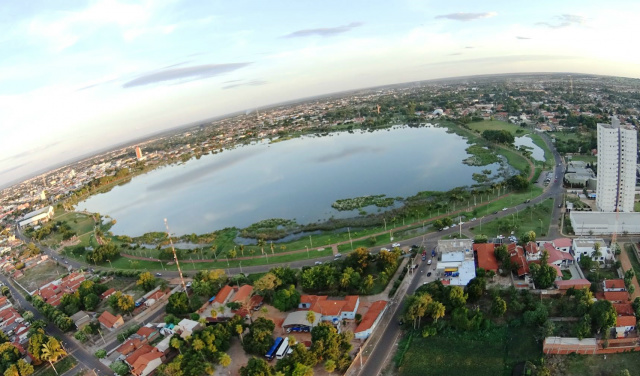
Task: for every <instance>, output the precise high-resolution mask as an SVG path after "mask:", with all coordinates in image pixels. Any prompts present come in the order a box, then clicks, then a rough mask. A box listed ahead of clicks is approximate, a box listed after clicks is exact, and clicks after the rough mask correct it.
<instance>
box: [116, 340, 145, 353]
mask: <svg viewBox="0 0 640 376" xmlns="http://www.w3.org/2000/svg"><path fill="white" fill-rule="evenodd" d="M144 344H145V342H144V341H143V340H142V339H140V338H137V337H136V338H129V339H127V340H126V341H125V342H124V343H123V344H122V345H120V346H119V347H118V348H117V349H116V351H117V352H118V353H119V354H120V355H125V356H126V355H129V354H131V353H132V352H134V351H136V350H137V349H139V348H140V347H142V345H144Z"/></svg>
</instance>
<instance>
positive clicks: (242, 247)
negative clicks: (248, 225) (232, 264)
mask: <svg viewBox="0 0 640 376" xmlns="http://www.w3.org/2000/svg"><path fill="white" fill-rule="evenodd" d="M240 253H241V254H242V257H244V244H240Z"/></svg>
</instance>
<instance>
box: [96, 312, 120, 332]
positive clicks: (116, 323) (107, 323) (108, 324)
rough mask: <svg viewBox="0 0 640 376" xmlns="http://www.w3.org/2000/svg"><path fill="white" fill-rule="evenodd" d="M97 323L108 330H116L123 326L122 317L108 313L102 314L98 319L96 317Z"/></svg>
mask: <svg viewBox="0 0 640 376" xmlns="http://www.w3.org/2000/svg"><path fill="white" fill-rule="evenodd" d="M98 321H99V322H100V324H101V325H102V326H104V327H105V328H107V329H109V330H113V329H117V328H119V327H121V326H122V325H123V324H124V319H123V318H122V315H118V316H114V315H113V314H111V312H109V311H104V312H102V314H101V315H100V317H98Z"/></svg>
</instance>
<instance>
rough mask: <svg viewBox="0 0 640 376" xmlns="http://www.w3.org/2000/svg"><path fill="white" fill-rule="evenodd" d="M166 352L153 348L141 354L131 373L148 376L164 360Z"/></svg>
mask: <svg viewBox="0 0 640 376" xmlns="http://www.w3.org/2000/svg"><path fill="white" fill-rule="evenodd" d="M163 357H164V353H162V352H161V351H159V350H157V349H153V350H151V351H149V352H148V353H146V354H143V355H141V356H140V357H139V358H138V359H137V360H136V361H135V362H134V363H133V364H132V365H131V373H132V374H133V375H134V376H147V375H149V374H151V373H152V372H153V371H155V370H156V368H158V367H159V366H160V365H161V364H162V361H163Z"/></svg>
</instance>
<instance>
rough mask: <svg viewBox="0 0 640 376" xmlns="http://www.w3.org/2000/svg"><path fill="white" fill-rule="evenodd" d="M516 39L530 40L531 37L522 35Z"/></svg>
mask: <svg viewBox="0 0 640 376" xmlns="http://www.w3.org/2000/svg"><path fill="white" fill-rule="evenodd" d="M516 39H520V40H529V39H531V38H529V37H521V36H517V37H516Z"/></svg>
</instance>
